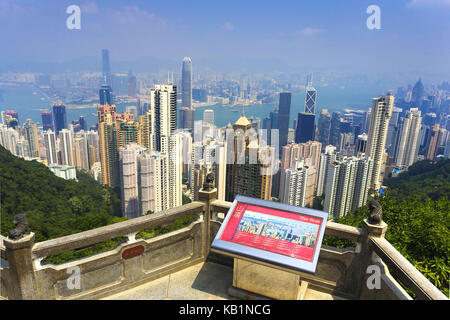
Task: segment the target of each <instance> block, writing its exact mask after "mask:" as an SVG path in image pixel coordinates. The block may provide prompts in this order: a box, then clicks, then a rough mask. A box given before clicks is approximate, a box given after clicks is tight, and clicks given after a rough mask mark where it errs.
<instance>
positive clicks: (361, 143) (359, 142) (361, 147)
mask: <svg viewBox="0 0 450 320" xmlns="http://www.w3.org/2000/svg"><path fill="white" fill-rule="evenodd" d="M366 147H367V134H365V133H363V134H360V135H358V138H357V139H356V155H357V156H359V155H360V154H362V153H366Z"/></svg>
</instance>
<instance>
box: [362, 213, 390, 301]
mask: <svg viewBox="0 0 450 320" xmlns="http://www.w3.org/2000/svg"><path fill="white" fill-rule="evenodd" d="M362 229H363V238H362V241H361V253H360V254H361V271H360V272H361V273H360V279H361V282H360V283H359V286H358V287H359V290H358V297H359V298H360V299H368V298H369V295H370V290H368V288H367V278H368V277H369V276H370V274H368V273H367V267H368V266H370V265H372V264H373V262H372V258H373V251H372V250H371V249H370V247H369V241H370V239H371V238H384V235H385V233H386V230H387V224H386V223H385V222H384V221H381V222H380V223H379V224H371V223H369V220H368V219H365V220H364V221H363V225H362Z"/></svg>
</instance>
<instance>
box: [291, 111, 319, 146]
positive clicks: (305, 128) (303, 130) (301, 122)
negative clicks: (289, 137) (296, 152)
mask: <svg viewBox="0 0 450 320" xmlns="http://www.w3.org/2000/svg"><path fill="white" fill-rule="evenodd" d="M315 130H316V125H315V115H314V114H312V113H305V112H299V114H298V121H297V130H296V131H295V143H302V142H307V141H310V140H314V132H315Z"/></svg>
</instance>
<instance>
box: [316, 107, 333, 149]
mask: <svg viewBox="0 0 450 320" xmlns="http://www.w3.org/2000/svg"><path fill="white" fill-rule="evenodd" d="M330 128H331V116H330V114H329V113H328V110H327V109H323V110H322V111H321V112H320V115H319V124H318V130H317V133H318V137H317V140H318V141H319V142H320V143H322V146H323V147H324V148H325V146H327V145H329V144H330Z"/></svg>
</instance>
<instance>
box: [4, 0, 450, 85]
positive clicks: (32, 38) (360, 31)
mask: <svg viewBox="0 0 450 320" xmlns="http://www.w3.org/2000/svg"><path fill="white" fill-rule="evenodd" d="M177 3H178V2H177V1H175V2H174V3H173V5H172V6H166V5H163V4H160V3H157V2H149V1H127V2H125V1H119V0H117V1H108V3H104V2H102V3H100V2H99V1H82V2H79V3H73V1H51V0H44V1H40V2H39V3H35V2H32V1H29V0H21V1H11V0H0V21H1V22H0V26H1V27H2V28H0V36H1V38H2V39H3V47H4V48H2V50H1V52H0V59H1V60H2V61H4V64H3V67H1V66H0V72H2V71H3V72H5V71H14V70H17V71H25V70H27V69H29V71H31V72H32V71H33V70H39V69H44V66H46V67H50V68H49V69H52V68H53V69H55V68H56V69H57V68H60V69H62V70H67V69H72V71H77V70H73V69H74V68H77V69H81V70H83V69H90V68H94V70H91V71H100V70H99V64H98V63H97V61H98V60H100V57H99V52H101V50H102V49H104V48H108V49H109V50H110V56H111V66H112V68H111V69H112V70H111V71H112V72H117V71H119V70H120V71H124V70H127V69H129V68H131V69H133V70H136V71H140V70H139V69H142V71H144V70H151V69H152V68H158V67H159V68H172V69H175V70H178V69H180V68H179V61H181V60H182V58H183V57H185V56H189V57H191V58H192V60H193V61H194V72H198V71H204V70H208V69H211V70H214V71H219V72H220V71H223V70H228V71H242V72H257V71H259V72H271V71H275V70H276V71H279V72H287V71H292V72H322V71H325V70H326V71H327V72H330V71H335V72H337V71H341V72H343V74H350V75H355V74H367V75H373V76H377V75H378V76H383V75H384V77H385V78H388V79H391V78H395V77H400V76H403V77H405V76H407V75H408V74H410V77H412V78H413V79H417V77H418V76H420V75H422V76H423V77H424V78H425V79H427V80H429V81H439V80H445V75H446V74H448V73H449V72H450V63H448V59H446V57H448V56H449V55H450V44H449V43H448V41H446V40H447V39H448V34H449V33H450V32H449V31H450V22H449V21H448V19H447V17H448V13H450V2H449V1H448V0H432V1H423V0H412V1H411V0H405V1H396V2H394V3H392V1H391V2H388V1H348V2H346V3H345V4H343V3H335V2H332V1H320V2H319V3H311V2H306V1H283V2H282V3H281V4H274V3H269V2H266V1H258V5H257V6H256V5H255V3H254V2H251V1H250V2H246V3H239V4H236V3H233V2H232V1H231V2H230V1H227V2H226V3H225V2H220V3H216V2H214V3H207V2H205V1H195V2H193V3H191V4H190V5H189V6H179V5H177ZM72 4H76V5H79V6H80V8H81V29H79V30H69V29H68V28H67V27H66V20H67V18H68V17H69V14H67V13H66V9H67V7H68V6H70V5H72ZM370 5H378V6H379V7H380V10H381V29H379V30H377V29H375V30H369V29H368V28H367V25H366V21H367V19H368V17H369V16H370V14H367V13H366V10H367V7H368V6H370ZM6 26H8V28H7V27H6ZM6 43H7V44H8V45H7V46H5V45H4V44H6ZM386 47H388V48H389V49H388V50H386V49H384V48H386ZM30 48H31V49H32V50H30ZM230 67H232V68H231V69H230ZM396 74H397V75H396ZM408 80H409V79H408Z"/></svg>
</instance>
